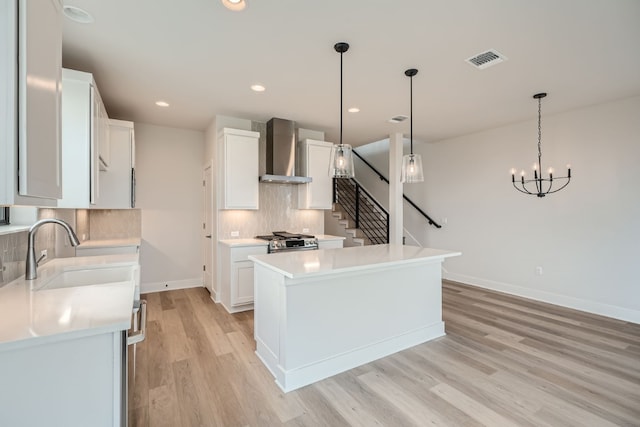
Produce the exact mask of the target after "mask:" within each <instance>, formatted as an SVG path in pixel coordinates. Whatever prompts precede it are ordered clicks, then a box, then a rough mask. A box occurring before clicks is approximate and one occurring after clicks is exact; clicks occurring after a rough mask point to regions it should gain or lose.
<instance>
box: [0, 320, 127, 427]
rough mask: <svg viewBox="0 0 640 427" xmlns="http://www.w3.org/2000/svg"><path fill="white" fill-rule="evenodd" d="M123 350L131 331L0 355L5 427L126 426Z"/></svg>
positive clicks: (2, 422) (0, 413)
mask: <svg viewBox="0 0 640 427" xmlns="http://www.w3.org/2000/svg"><path fill="white" fill-rule="evenodd" d="M34 333H37V331H34ZM123 334H125V337H124V340H123ZM123 349H125V350H126V331H123V332H112V333H104V334H100V335H92V336H86V337H81V338H76V339H69V340H66V341H65V340H60V341H54V342H51V341H46V340H43V343H42V344H40V345H33V346H31V347H24V348H16V349H13V350H5V351H0V378H2V381H0V401H1V402H2V403H1V404H0V406H1V407H2V410H0V425H1V426H94V427H114V426H122V425H126V424H125V423H123V421H125V422H126V418H124V416H125V413H124V412H125V409H126V403H125V399H126V369H127V366H126V358H124V357H123ZM124 354H126V353H124Z"/></svg>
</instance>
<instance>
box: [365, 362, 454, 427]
mask: <svg viewBox="0 0 640 427" xmlns="http://www.w3.org/2000/svg"><path fill="white" fill-rule="evenodd" d="M358 380H359V381H361V382H362V383H363V384H365V385H366V386H367V387H369V388H370V389H371V390H373V391H374V392H375V393H377V394H378V395H380V396H381V397H383V398H384V399H386V400H387V401H389V403H390V404H392V405H393V406H395V407H396V408H397V409H398V410H399V411H400V412H401V413H403V414H405V415H406V416H407V417H409V419H410V420H411V421H412V422H413V423H414V424H415V425H416V426H449V425H451V424H450V422H449V421H448V420H447V419H446V418H445V417H443V416H442V415H440V414H439V413H437V412H435V411H433V410H432V409H431V408H430V407H428V406H427V405H423V404H422V403H421V401H420V399H419V398H416V397H415V396H413V395H412V394H410V393H407V392H406V391H405V390H404V389H403V388H401V387H399V386H398V385H397V384H396V383H394V382H393V381H391V380H390V379H389V378H387V377H386V376H385V375H383V374H381V373H379V372H375V371H374V372H370V373H368V374H364V375H361V376H360V377H358Z"/></svg>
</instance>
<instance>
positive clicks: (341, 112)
mask: <svg viewBox="0 0 640 427" xmlns="http://www.w3.org/2000/svg"><path fill="white" fill-rule="evenodd" d="M342 54H343V52H340V145H342V114H343V111H342Z"/></svg>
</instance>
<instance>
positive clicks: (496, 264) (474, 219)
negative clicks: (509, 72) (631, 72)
mask: <svg viewBox="0 0 640 427" xmlns="http://www.w3.org/2000/svg"><path fill="white" fill-rule="evenodd" d="M548 102H553V100H552V98H549V101H548ZM639 118H640V97H634V98H630V99H625V100H620V101H617V102H612V103H607V104H601V105H596V106H591V107H586V108H583V109H580V110H574V111H570V112H567V113H563V114H558V115H555V116H549V117H545V116H544V110H543V118H542V156H543V157H542V161H543V169H544V170H545V171H546V169H547V167H549V166H553V167H554V169H555V171H556V173H555V174H556V175H564V174H565V173H564V172H566V168H565V165H566V163H568V162H570V163H571V165H572V175H573V178H572V181H571V183H570V184H569V186H568V187H567V188H565V189H564V190H562V191H561V192H559V193H556V194H552V195H548V196H547V197H544V198H538V197H535V196H528V195H524V194H521V193H519V192H517V191H516V190H515V189H514V188H513V187H512V184H511V176H510V172H509V171H510V169H511V168H512V167H515V168H516V169H517V170H520V169H522V168H526V170H527V173H528V175H531V173H532V172H531V165H532V164H533V162H534V160H536V158H537V119H535V120H532V121H528V122H524V123H518V124H514V125H511V126H505V127H502V128H499V129H493V130H488V131H485V132H480V133H476V134H472V135H467V136H463V137H459V138H454V139H450V140H447V141H442V142H439V143H435V144H419V145H418V151H419V152H420V153H422V156H423V161H424V163H425V181H426V182H425V185H423V186H420V187H410V186H405V191H406V192H407V193H408V194H410V197H413V198H415V200H416V201H417V202H418V204H419V205H420V206H424V207H425V208H426V209H427V211H428V212H434V213H436V215H437V217H438V218H439V219H441V218H447V221H448V224H447V225H444V226H443V228H442V229H440V230H436V229H433V228H428V229H426V236H424V237H423V238H425V237H426V241H427V242H428V243H429V246H432V247H437V248H443V249H455V250H460V251H462V254H463V255H462V256H461V257H457V258H454V259H450V260H447V262H446V263H445V264H444V268H445V269H446V274H445V277H446V278H448V279H451V280H456V281H460V282H463V283H468V284H473V285H478V286H482V287H487V288H491V289H495V290H498V291H504V292H508V293H512V294H516V295H521V296H525V297H530V298H534V299H538V300H543V301H547V302H551V303H554V304H559V305H563V306H568V307H573V308H577V309H580V310H585V311H589V312H593V313H598V314H602V315H606V316H610V317H615V318H619V319H624V320H629V321H632V322H636V323H640V287H638V269H637V265H638V262H639V256H640V220H639V218H640V195H639V193H638V183H640V168H639V167H638V161H639V159H640V141H639V135H640V120H639ZM407 187H409V188H407ZM536 267H542V271H543V274H542V275H538V274H536Z"/></svg>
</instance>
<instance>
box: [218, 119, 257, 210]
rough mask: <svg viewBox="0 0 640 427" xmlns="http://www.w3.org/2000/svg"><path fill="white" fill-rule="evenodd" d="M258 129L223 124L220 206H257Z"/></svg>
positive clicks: (220, 141) (219, 139) (228, 207)
mask: <svg viewBox="0 0 640 427" xmlns="http://www.w3.org/2000/svg"><path fill="white" fill-rule="evenodd" d="M259 138H260V134H259V133H258V132H252V131H246V130H239V129H229V128H224V129H222V131H221V132H220V134H219V135H218V141H219V147H220V156H219V159H220V163H219V168H218V171H219V172H218V173H219V175H218V177H219V179H218V182H219V183H220V187H219V191H218V194H219V196H220V199H219V203H218V206H220V209H258V198H259V196H258V189H259V187H258V184H259V183H258V140H259Z"/></svg>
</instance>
